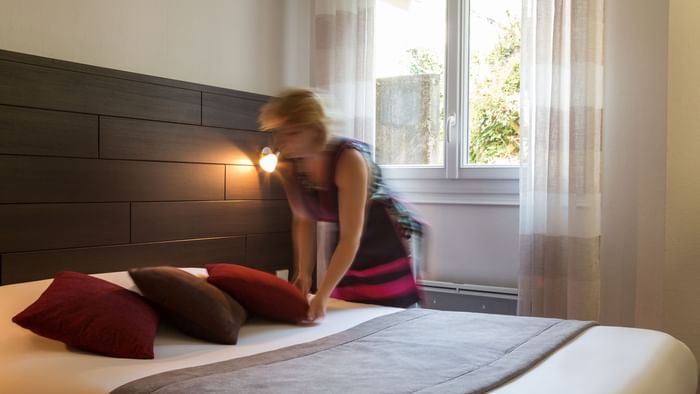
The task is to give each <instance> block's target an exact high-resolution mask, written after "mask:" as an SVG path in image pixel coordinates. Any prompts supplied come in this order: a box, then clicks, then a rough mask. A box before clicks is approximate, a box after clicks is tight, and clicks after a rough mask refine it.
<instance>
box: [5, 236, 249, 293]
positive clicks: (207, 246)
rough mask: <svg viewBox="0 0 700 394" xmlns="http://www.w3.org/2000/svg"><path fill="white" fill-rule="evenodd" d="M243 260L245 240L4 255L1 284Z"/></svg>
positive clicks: (218, 240) (186, 242) (213, 239)
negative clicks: (71, 273)
mask: <svg viewBox="0 0 700 394" xmlns="http://www.w3.org/2000/svg"><path fill="white" fill-rule="evenodd" d="M244 259H245V237H225V238H212V239H199V240H188V241H175V242H157V243H148V244H133V245H120V246H106V247H96V248H82V249H64V250H55V251H46V252H27V253H8V254H3V255H2V281H3V284H8V283H17V282H25V281H30V280H37V279H44V278H50V277H52V276H53V275H54V274H55V273H56V272H59V271H78V272H84V273H98V272H111V271H123V270H127V269H129V268H133V267H149V266H158V265H171V266H177V267H199V266H203V265H205V264H210V263H221V262H231V263H238V262H241V261H244Z"/></svg>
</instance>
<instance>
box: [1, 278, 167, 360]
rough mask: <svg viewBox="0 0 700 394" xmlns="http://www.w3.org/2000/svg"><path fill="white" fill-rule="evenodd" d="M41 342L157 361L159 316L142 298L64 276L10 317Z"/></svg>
mask: <svg viewBox="0 0 700 394" xmlns="http://www.w3.org/2000/svg"><path fill="white" fill-rule="evenodd" d="M12 321H13V322H15V323H17V324H18V325H20V326H22V327H24V328H26V329H29V330H31V331H33V332H34V333H36V334H39V335H41V336H43V337H47V338H51V339H55V340H58V341H61V342H63V343H65V344H67V345H70V346H74V347H76V348H79V349H83V350H87V351H91V352H95V353H99V354H103V355H106V356H113V357H125V358H153V340H154V339H155V336H156V328H157V327H158V315H157V314H156V312H155V311H154V310H153V308H151V306H150V305H148V304H147V303H146V301H145V300H144V299H142V298H141V296H139V295H138V294H136V293H134V292H131V291H129V290H127V289H125V288H123V287H120V286H117V285H115V284H113V283H110V282H107V281H105V280H102V279H99V278H95V277H92V276H89V275H85V274H81V273H78V272H60V273H58V274H56V276H55V277H54V280H53V282H51V285H49V287H48V288H47V289H46V290H45V291H44V293H42V294H41V296H39V299H37V300H36V301H35V302H34V303H33V304H31V305H29V306H28V307H27V308H26V309H25V310H23V311H22V312H20V313H19V314H17V315H16V316H15V317H13V318H12Z"/></svg>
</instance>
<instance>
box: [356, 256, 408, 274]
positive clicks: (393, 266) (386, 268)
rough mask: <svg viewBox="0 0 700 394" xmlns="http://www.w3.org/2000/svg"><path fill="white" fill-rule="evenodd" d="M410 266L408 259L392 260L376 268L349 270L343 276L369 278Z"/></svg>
mask: <svg viewBox="0 0 700 394" xmlns="http://www.w3.org/2000/svg"><path fill="white" fill-rule="evenodd" d="M410 266H411V262H410V259H409V258H408V257H401V258H400V259H397V260H394V261H392V262H389V263H386V264H382V265H378V266H376V267H372V268H367V269H366V270H362V271H357V270H349V271H348V272H346V273H345V276H351V277H353V278H369V277H372V276H377V275H381V274H386V273H389V272H394V271H399V270H401V269H405V268H406V267H410Z"/></svg>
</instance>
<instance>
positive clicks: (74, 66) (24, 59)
mask: <svg viewBox="0 0 700 394" xmlns="http://www.w3.org/2000/svg"><path fill="white" fill-rule="evenodd" d="M0 59H2V60H9V61H13V62H17V63H28V64H33V65H36V66H43V67H50V68H56V69H61V70H68V71H77V72H82V73H87V74H96V75H103V76H106V77H113V78H120V79H128V80H131V81H139V82H147V83H151V84H157V85H165V86H172V87H177V88H182V89H188V90H198V91H202V92H210V93H216V94H223V95H227V96H235V97H240V98H244V99H251V100H258V101H266V100H268V99H269V96H266V95H262V94H258V93H251V92H244V91H241V90H234V89H227V88H220V87H217V86H210V85H203V84H199V83H194V82H186V81H178V80H176V79H169V78H163V77H156V76H153V75H144V74H136V73H132V72H129V71H122V70H115V69H111V68H104V67H98V66H92V65H89V64H81V63H75V62H69V61H65V60H57V59H51V58H47V57H42V56H35V55H28V54H25V53H19V52H12V51H7V50H4V49H0Z"/></svg>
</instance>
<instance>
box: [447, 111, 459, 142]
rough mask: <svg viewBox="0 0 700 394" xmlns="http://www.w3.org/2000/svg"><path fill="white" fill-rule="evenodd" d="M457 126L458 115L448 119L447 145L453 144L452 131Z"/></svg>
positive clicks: (452, 115)
mask: <svg viewBox="0 0 700 394" xmlns="http://www.w3.org/2000/svg"><path fill="white" fill-rule="evenodd" d="M455 124H457V115H456V114H451V115H450V116H448V117H447V119H445V128H446V129H447V132H446V133H445V134H446V135H447V143H450V142H452V129H453V128H454V126H455Z"/></svg>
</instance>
